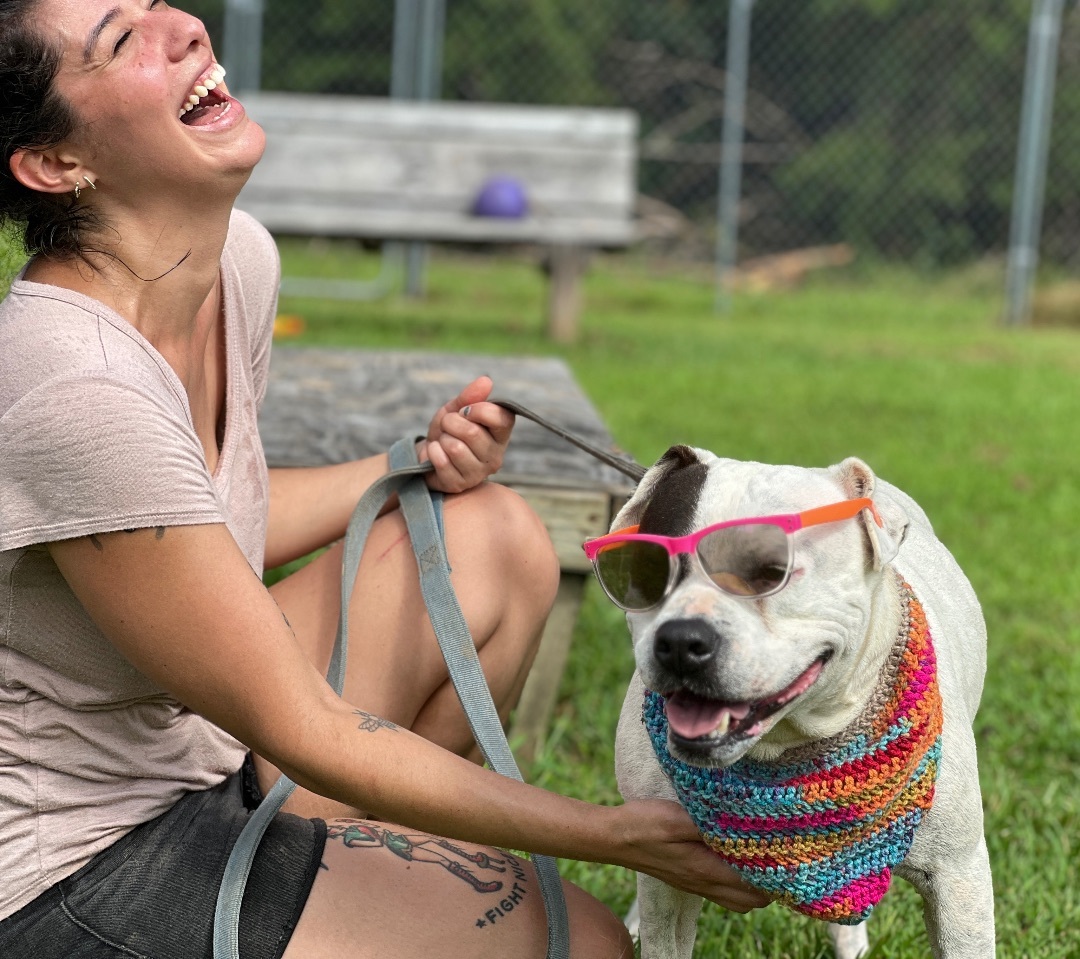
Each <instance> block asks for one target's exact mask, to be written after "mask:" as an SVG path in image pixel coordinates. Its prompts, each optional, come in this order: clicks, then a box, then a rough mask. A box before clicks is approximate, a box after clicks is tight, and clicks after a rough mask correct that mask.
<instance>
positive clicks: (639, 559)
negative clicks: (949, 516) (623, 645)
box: [586, 446, 994, 959]
mask: <svg viewBox="0 0 1080 959" xmlns="http://www.w3.org/2000/svg"><path fill="white" fill-rule="evenodd" d="M819 507H827V508H826V509H819ZM745 518H750V519H753V520H755V521H754V522H745V521H743V522H734V523H732V522H729V521H732V520H735V521H739V520H744V519H745ZM761 518H768V521H767V522H761V521H760V519H761ZM714 527H717V528H714ZM612 528H613V531H614V532H613V533H611V534H608V536H607V537H602V538H600V539H599V540H594V541H592V542H591V543H589V544H586V552H587V553H589V555H590V558H592V559H593V561H594V565H595V567H596V570H597V573H598V576H599V577H600V580H601V583H602V584H603V585H604V587H605V590H606V591H607V592H608V594H609V596H610V597H611V598H612V599H613V600H614V601H615V602H616V603H618V604H619V605H620V606H622V607H623V608H624V609H626V610H627V621H628V623H629V626H630V630H631V633H632V636H633V643H634V655H635V660H636V665H637V670H636V672H635V674H634V678H633V680H632V681H631V683H630V688H629V690H628V692H627V695H626V701H625V703H624V705H623V711H622V715H621V718H620V721H619V730H618V735H617V740H616V767H617V774H618V780H619V789H620V791H621V792H622V794H623V796H624V797H625V798H627V799H630V798H641V797H655V796H662V797H666V798H677V799H679V800H680V801H681V802H682V803H683V805H684V806H685V807H686V808H687V809H688V810H689V811H690V813H691V815H692V816H693V817H694V819H695V821H696V822H697V824H698V826H699V828H700V829H701V830H702V834H703V836H704V838H705V839H706V841H707V842H709V844H710V846H712V847H713V849H714V850H716V851H717V853H718V854H719V855H721V856H723V857H724V858H726V859H727V860H728V861H729V862H731V863H732V865H734V866H735V867H736V868H737V869H739V870H740V872H741V873H742V875H743V876H744V878H746V879H747V880H748V881H749V882H752V883H754V884H756V885H759V886H761V887H762V888H765V889H766V890H767V891H769V892H771V893H772V894H774V895H776V897H777V898H778V899H780V900H781V901H782V902H784V903H786V904H787V905H789V906H791V907H793V908H796V909H798V910H799V911H802V912H805V913H808V914H810V915H813V916H817V917H818V918H821V919H824V920H825V921H827V922H828V923H829V931H830V934H831V936H832V939H833V945H834V948H835V952H836V955H837V956H838V957H840V959H855V957H857V956H859V955H861V954H862V953H863V952H865V950H866V948H867V936H866V931H865V929H866V926H865V924H864V922H863V920H865V918H866V916H867V915H868V914H869V912H870V910H871V909H872V908H873V905H874V903H876V902H877V900H878V899H880V897H881V895H883V894H884V891H885V889H886V888H887V887H888V885H889V879H890V875H891V872H892V871H895V873H896V874H897V875H900V876H902V877H903V878H905V879H907V880H908V881H910V882H911V883H912V884H913V885H914V886H915V888H916V889H917V890H918V891H919V893H920V894H921V895H922V897H923V899H924V902H925V918H926V927H927V931H928V933H929V937H930V943H931V948H932V951H933V954H934V955H935V956H937V957H939V959H940V957H943V959H976V957H978V959H986V957H991V956H993V954H994V915H993V889H992V886H991V880H990V866H989V861H988V858H987V854H986V844H985V841H984V837H983V827H982V803H981V796H980V791H979V780H978V771H977V766H976V756H975V740H974V737H973V735H972V720H973V718H974V716H975V712H976V709H977V707H978V704H979V697H980V695H981V692H982V681H983V674H984V672H985V663H986V656H985V645H986V631H985V625H984V623H983V618H982V614H981V611H980V608H979V604H978V601H977V600H976V598H975V595H974V593H973V591H972V589H971V586H970V584H969V583H968V581H967V579H966V577H965V576H964V574H963V573H962V572H961V570H960V569H959V567H958V566H957V564H956V562H955V561H954V560H953V558H952V556H951V555H950V554H949V552H948V551H947V550H946V549H945V547H944V546H943V545H942V544H941V543H940V542H939V541H938V540H937V538H936V537H935V536H934V533H933V530H932V528H931V526H930V523H929V521H928V520H927V518H926V516H925V514H924V513H923V511H922V510H921V509H920V508H919V507H918V506H917V505H916V504H915V502H914V501H913V500H912V499H911V498H910V497H908V496H907V495H905V494H904V493H902V492H900V491H899V490H897V489H896V488H895V487H892V486H890V485H889V484H887V483H883V482H880V481H877V480H876V479H875V477H874V474H873V473H872V472H871V470H870V468H869V467H868V466H866V464H865V463H863V462H861V461H860V460H857V459H848V460H845V461H844V462H843V463H841V464H839V465H838V466H833V467H830V468H829V469H803V468H799V467H793V466H767V465H763V464H760V463H745V462H737V461H734V460H725V459H720V458H718V457H716V456H714V455H713V454H711V453H709V452H706V451H704V450H698V449H691V448H689V447H685V446H677V447H673V448H672V449H670V450H669V451H668V452H667V453H666V454H665V455H664V457H663V458H662V459H661V460H660V461H659V462H658V463H657V464H656V465H655V466H653V467H652V469H650V470H649V472H648V473H647V474H646V476H645V478H644V479H643V480H642V481H641V483H640V485H639V487H638V489H637V491H636V492H635V494H634V496H633V498H632V499H631V500H630V501H629V502H628V503H627V504H626V506H625V507H624V508H623V509H622V510H621V511H620V513H619V515H618V516H617V517H616V520H615V523H614V524H613V527H612ZM626 528H629V530H628V531H627V530H626ZM796 530H798V531H796ZM620 531H622V532H620ZM703 531H705V532H703ZM643 718H644V719H647V720H648V728H647V727H646V725H645V723H644V722H643ZM931 800H932V805H931ZM638 903H639V906H640V937H641V943H642V951H641V954H642V957H643V959H690V956H691V952H692V950H693V945H694V939H695V935H696V923H697V917H698V914H699V911H700V909H701V905H702V900H701V899H700V898H699V897H695V896H689V895H686V894H685V893H682V892H678V891H676V890H675V889H672V888H671V887H669V886H667V885H666V884H664V883H661V882H659V881H657V880H654V879H652V878H650V877H648V876H639V879H638Z"/></svg>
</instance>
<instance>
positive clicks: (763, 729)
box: [612, 446, 907, 766]
mask: <svg viewBox="0 0 1080 959" xmlns="http://www.w3.org/2000/svg"><path fill="white" fill-rule="evenodd" d="M874 483H875V479H874V474H873V472H872V471H871V470H870V468H869V467H868V466H867V465H866V464H865V463H863V462H862V461H860V460H857V459H854V458H852V459H847V460H845V461H844V462H843V463H840V464H839V465H837V466H833V467H830V468H829V469H804V468H800V467H793V466H768V465H764V464H761V463H747V462H739V461H735V460H726V459H721V458H719V457H716V456H714V455H713V454H712V453H709V452H707V451H704V450H699V449H692V448H690V447H686V446H675V447H672V448H671V449H670V450H668V452H667V453H666V454H665V455H664V456H663V457H662V458H661V459H660V460H659V462H657V463H656V465H655V466H653V467H652V469H650V470H649V472H648V473H647V474H646V475H645V477H644V478H643V479H642V481H641V483H640V485H639V486H638V489H637V491H636V492H635V494H634V496H633V497H632V498H631V499H630V501H629V502H628V503H627V504H626V505H625V506H624V507H623V509H622V510H621V511H620V512H619V515H618V516H617V517H616V519H615V522H614V523H613V525H612V528H613V529H622V528H625V527H627V526H634V525H636V526H638V527H639V532H641V533H652V534H659V535H664V536H687V535H689V534H691V533H693V532H696V531H697V530H701V529H704V528H705V527H707V526H711V525H713V524H715V523H720V522H724V521H727V520H733V519H740V518H749V517H759V516H767V515H774V514H787V513H799V512H802V511H804V510H808V509H813V508H815V507H819V506H825V505H829V504H832V503H836V502H838V501H842V500H848V499H856V498H859V497H871V498H872V497H873V492H874ZM879 522H880V525H879ZM906 525H907V522H906V519H905V518H904V517H902V516H897V515H895V514H894V515H887V514H886V513H884V512H882V511H878V513H877V515H875V513H874V512H872V511H871V510H869V509H864V510H862V511H861V512H860V513H858V514H857V515H856V516H855V517H854V518H852V519H849V520H842V521H839V522H829V523H823V524H821V525H816V526H809V527H807V528H804V529H800V530H798V531H797V532H795V533H791V534H789V535H790V536H792V537H793V546H794V562H793V565H792V567H791V576H790V579H789V580H788V582H787V584H786V585H785V586H784V587H783V588H782V589H780V590H779V591H778V592H775V593H773V594H772V595H768V596H762V597H756V596H737V595H733V594H732V593H729V592H725V591H724V590H722V589H720V588H718V587H717V586H716V585H715V584H714V583H713V582H712V581H711V580H710V578H709V577H708V576H707V575H706V574H705V572H704V570H703V568H702V567H701V566H700V565H699V564H698V562H697V560H696V558H691V557H690V556H688V555H681V556H679V557H678V559H677V566H676V573H675V579H674V583H673V585H672V586H671V588H670V590H669V591H668V593H667V594H666V596H665V597H664V599H663V600H662V601H661V602H660V603H659V604H658V605H656V606H654V607H653V608H651V609H648V610H646V611H644V612H631V613H628V614H627V621H628V623H629V625H630V630H631V633H632V636H633V641H634V655H635V659H636V662H637V668H638V671H639V673H640V675H641V678H642V680H643V681H644V683H645V685H646V686H647V687H649V688H650V689H653V690H655V691H656V692H658V693H660V694H661V695H662V696H664V697H665V699H666V700H667V714H668V723H669V742H668V747H669V750H670V751H671V754H672V755H673V756H675V757H676V758H678V759H681V760H683V761H685V762H688V763H692V764H694V765H698V766H725V765H729V764H730V763H732V762H734V761H735V760H737V759H738V758H739V757H741V756H742V755H744V754H745V753H746V752H747V751H748V750H750V749H751V748H752V747H754V745H755V744H756V743H758V742H759V741H762V740H764V744H766V748H767V744H768V743H769V742H770V734H771V740H772V741H774V742H780V741H783V740H785V737H787V739H789V740H791V739H796V740H797V739H798V738H799V735H800V734H799V733H798V732H795V733H794V736H793V735H792V731H793V730H798V729H799V727H800V720H803V721H805V722H804V725H805V728H806V729H810V728H812V727H813V726H814V720H813V714H814V711H815V709H817V710H827V711H831V712H832V713H834V712H835V710H836V703H837V701H838V700H839V701H842V700H843V698H844V696H845V692H846V687H847V685H848V684H849V682H850V676H851V673H852V670H853V669H854V667H855V664H857V663H858V661H859V654H860V648H861V646H862V644H863V642H864V640H865V637H866V635H867V631H868V629H869V628H870V622H871V618H872V612H871V610H872V606H873V604H874V602H875V596H876V595H877V593H878V592H879V587H880V585H881V583H882V582H883V578H884V577H885V576H886V575H887V573H886V570H887V568H888V564H889V562H890V561H891V560H892V558H893V557H894V556H895V554H896V552H897V549H898V548H899V545H900V543H901V542H902V540H903V536H904V532H905V529H906ZM782 723H783V724H785V725H784V726H783V727H781V724H782ZM804 738H813V736H812V735H807V736H806V737H804Z"/></svg>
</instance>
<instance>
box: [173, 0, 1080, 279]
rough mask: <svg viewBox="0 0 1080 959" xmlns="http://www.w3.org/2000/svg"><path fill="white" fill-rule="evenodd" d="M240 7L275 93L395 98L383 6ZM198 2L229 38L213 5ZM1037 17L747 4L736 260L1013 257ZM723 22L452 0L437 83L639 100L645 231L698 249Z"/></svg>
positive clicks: (1077, 126)
mask: <svg viewBox="0 0 1080 959" xmlns="http://www.w3.org/2000/svg"><path fill="white" fill-rule="evenodd" d="M247 2H248V3H250V4H255V5H258V4H260V3H261V4H262V7H263V17H262V37H261V40H262V42H261V78H260V83H261V86H262V87H263V88H265V89H271V90H295V91H311V92H327V93H348V94H361V95H368V96H386V95H388V94H389V92H390V83H391V75H392V63H393V49H394V4H393V3H391V2H389V0H383V2H381V3H362V4H358V3H355V2H354V0H247ZM188 7H189V9H191V10H192V12H194V13H196V14H198V15H200V16H202V17H203V18H204V20H205V21H206V22H207V25H208V27H209V28H210V30H211V35H212V36H214V38H215V41H216V44H217V46H218V48H219V49H222V39H221V32H222V30H223V27H224V22H225V17H224V4H223V0H193V2H191V3H189V4H188ZM1031 14H1032V3H1031V0H950V2H949V3H948V4H944V3H941V2H940V0H800V2H798V3H794V2H792V0H757V2H756V4H754V5H753V15H752V34H751V44H750V50H749V75H748V91H747V98H746V115H745V145H744V149H743V167H742V188H741V193H740V202H739V207H738V221H739V258H740V260H745V259H746V258H750V257H755V256H759V255H764V254H770V253H777V252H780V251H788V250H794V249H805V248H811V247H813V248H817V247H823V246H829V245H837V244H843V245H845V246H846V247H850V248H851V249H852V250H856V251H858V254H859V256H864V257H870V258H875V257H877V258H882V259H889V260H901V261H904V262H907V263H912V264H916V265H920V266H949V265H954V264H960V263H967V262H971V261H973V260H977V259H980V258H984V257H986V256H994V255H997V256H1001V255H1003V254H1004V252H1005V249H1006V246H1007V243H1008V237H1009V221H1010V215H1011V203H1012V195H1013V188H1014V179H1015V170H1016V157H1017V132H1018V128H1019V123H1020V110H1021V102H1022V89H1023V85H1024V73H1025V60H1026V54H1027V43H1028V30H1029V22H1030V19H1031ZM727 30H728V4H726V3H722V2H718V0H592V2H590V3H581V2H580V0H447V4H446V9H445V31H444V34H443V49H442V70H441V80H440V95H441V97H442V98H443V99H446V100H481V101H493V102H510V103H538V104H563V105H569V104H577V105H583V106H620V107H630V108H632V109H634V110H635V111H637V112H638V114H639V116H640V118H641V130H642V138H641V143H640V164H639V191H640V194H641V204H640V205H641V213H642V215H643V216H644V217H645V218H646V219H649V220H651V221H653V222H655V223H657V224H660V226H659V227H658V228H657V229H656V230H654V231H652V233H653V235H654V239H653V241H652V242H653V243H654V244H657V245H659V246H660V247H662V248H663V249H664V250H665V251H666V252H668V253H670V254H671V255H677V256H681V257H687V258H694V259H704V260H707V259H710V258H711V257H712V256H713V255H714V251H715V246H716V229H717V195H718V185H719V172H718V171H719V160H720V150H721V134H722V125H723V104H724V92H725V85H726V83H727V82H728V77H727V75H726V72H725V52H726V45H727ZM1059 50H1060V57H1059V68H1058V71H1057V99H1056V107H1055V114H1054V119H1055V122H1054V125H1053V133H1052V138H1051V143H1050V163H1049V176H1048V179H1047V184H1046V194H1045V203H1044V207H1043V215H1042V244H1041V255H1042V258H1043V261H1044V262H1046V261H1050V262H1053V263H1056V264H1061V265H1063V266H1066V267H1068V266H1075V265H1077V261H1078V259H1080V250H1078V244H1077V236H1078V235H1080V234H1078V229H1080V196H1078V193H1077V189H1076V184H1077V183H1078V182H1080V169H1077V167H1078V166H1080V150H1077V149H1076V147H1077V143H1076V140H1077V138H1078V136H1080V122H1078V120H1077V117H1080V109H1078V108H1080V102H1078V101H1080V8H1078V6H1077V5H1075V4H1070V5H1068V7H1067V9H1066V11H1065V16H1064V20H1063V23H1062V37H1061V42H1060V46H1059ZM228 65H229V64H228V63H226V66H228Z"/></svg>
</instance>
